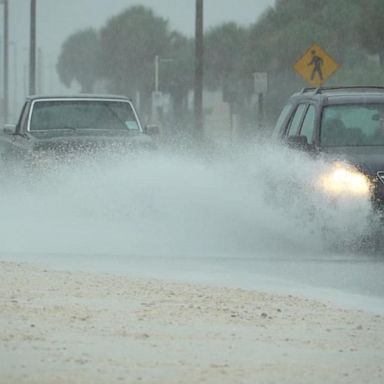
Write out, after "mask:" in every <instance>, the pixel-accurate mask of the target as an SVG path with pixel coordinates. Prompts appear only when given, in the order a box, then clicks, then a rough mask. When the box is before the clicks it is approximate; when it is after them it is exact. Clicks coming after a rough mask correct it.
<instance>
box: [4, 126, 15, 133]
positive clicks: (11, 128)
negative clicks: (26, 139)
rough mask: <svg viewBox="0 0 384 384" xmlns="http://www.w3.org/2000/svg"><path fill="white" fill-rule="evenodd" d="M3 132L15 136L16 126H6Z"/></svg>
mask: <svg viewBox="0 0 384 384" xmlns="http://www.w3.org/2000/svg"><path fill="white" fill-rule="evenodd" d="M3 132H4V133H5V134H7V135H14V134H15V133H16V125H15V124H5V125H4V129H3Z"/></svg>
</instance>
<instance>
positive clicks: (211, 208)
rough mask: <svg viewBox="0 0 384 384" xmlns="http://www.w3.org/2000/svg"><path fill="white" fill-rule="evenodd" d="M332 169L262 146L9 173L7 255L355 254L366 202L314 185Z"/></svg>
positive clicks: (3, 226) (4, 226) (4, 195)
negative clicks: (335, 250)
mask: <svg viewBox="0 0 384 384" xmlns="http://www.w3.org/2000/svg"><path fill="white" fill-rule="evenodd" d="M326 166H327V164H325V163H323V162H321V161H314V160H313V159H309V158H308V157H306V156H305V155H303V154H299V153H294V152H291V151H289V150H286V149H283V148H279V147H273V146H266V145H256V146H253V147H252V148H251V149H247V150H244V148H242V149H241V150H237V151H236V150H233V151H231V152H230V153H228V154H227V155H225V156H223V155H220V156H216V155H211V156H210V158H209V159H207V157H206V156H204V157H203V158H202V157H199V156H193V155H191V154H180V153H175V152H167V153H165V152H162V151H159V152H158V153H147V154H141V155H137V156H127V157H126V158H118V159H117V158H114V159H105V158H97V159H96V158H89V159H86V160H84V159H77V161H74V160H73V161H71V162H67V163H64V164H55V165H54V166H51V167H49V168H47V169H39V170H37V171H35V172H33V173H32V174H31V173H25V172H24V173H22V172H21V171H20V170H19V171H17V170H15V171H14V172H13V175H12V176H9V175H8V176H7V177H6V176H5V175H2V179H3V182H2V184H3V186H2V190H1V192H0V212H1V220H0V233H1V248H0V251H1V252H2V253H56V254H58V253H62V254H89V255H94V254H106V255H114V254H115V255H116V254H118V255H131V256H132V255H134V256H140V255H146V256H177V257H181V256H189V257H200V258H201V257H208V256H215V257H221V256H223V257H224V256H231V257H234V256H235V257H237V256H250V257H253V256H257V255H263V256H268V255H271V256H272V255H286V254H295V255H296V254H308V253H312V254H315V253H322V252H325V250H326V249H327V248H330V247H331V248H332V247H333V246H336V245H337V244H342V247H346V246H347V247H352V246H353V243H354V240H355V239H357V238H359V237H360V236H361V235H363V234H364V233H365V231H366V230H367V225H368V222H369V218H370V212H371V207H370V204H369V202H368V201H366V200H364V199H360V200H353V201H352V200H351V199H348V198H345V199H344V200H340V201H337V202H335V201H331V200H330V199H327V198H326V197H325V196H323V195H322V194H321V193H319V192H318V191H316V190H314V189H313V187H312V184H313V181H314V180H316V178H317V177H318V175H319V174H321V172H323V171H324V169H325V168H326Z"/></svg>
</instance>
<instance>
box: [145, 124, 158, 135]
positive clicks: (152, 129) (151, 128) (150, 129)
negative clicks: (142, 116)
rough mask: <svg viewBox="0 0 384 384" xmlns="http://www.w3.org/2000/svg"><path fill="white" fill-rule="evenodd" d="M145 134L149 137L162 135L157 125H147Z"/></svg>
mask: <svg viewBox="0 0 384 384" xmlns="http://www.w3.org/2000/svg"><path fill="white" fill-rule="evenodd" d="M144 133H145V134H147V135H148V136H155V135H158V134H160V128H159V127H158V126H157V125H147V126H146V127H145V128H144Z"/></svg>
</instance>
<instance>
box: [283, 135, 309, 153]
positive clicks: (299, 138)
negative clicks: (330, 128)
mask: <svg viewBox="0 0 384 384" xmlns="http://www.w3.org/2000/svg"><path fill="white" fill-rule="evenodd" d="M287 143H288V145H289V146H290V147H292V148H295V149H304V150H308V149H310V145H309V144H308V139H307V136H303V135H294V136H288V137H287Z"/></svg>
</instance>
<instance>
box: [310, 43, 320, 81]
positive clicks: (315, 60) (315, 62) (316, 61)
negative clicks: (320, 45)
mask: <svg viewBox="0 0 384 384" xmlns="http://www.w3.org/2000/svg"><path fill="white" fill-rule="evenodd" d="M311 53H312V60H311V61H310V62H309V63H308V67H310V66H313V69H312V74H311V80H312V81H313V80H314V79H315V75H316V74H317V75H318V77H319V79H320V81H321V82H323V72H322V68H321V67H322V66H323V64H324V60H323V59H322V58H321V57H320V56H319V55H318V54H317V53H316V51H315V50H314V49H313V50H312V52H311Z"/></svg>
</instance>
